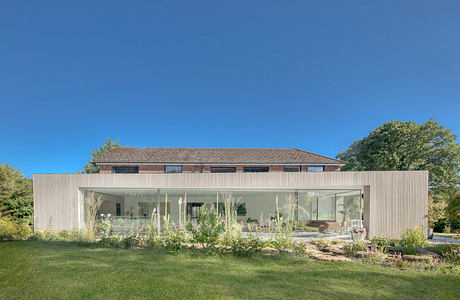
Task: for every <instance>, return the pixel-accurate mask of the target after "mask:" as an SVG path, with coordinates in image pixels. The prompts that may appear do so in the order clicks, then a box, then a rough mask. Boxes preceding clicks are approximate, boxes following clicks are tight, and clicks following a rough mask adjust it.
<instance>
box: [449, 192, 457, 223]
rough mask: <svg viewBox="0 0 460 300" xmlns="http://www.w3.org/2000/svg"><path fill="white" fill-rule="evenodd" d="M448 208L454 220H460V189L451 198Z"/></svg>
mask: <svg viewBox="0 0 460 300" xmlns="http://www.w3.org/2000/svg"><path fill="white" fill-rule="evenodd" d="M446 210H447V213H448V214H449V216H450V217H451V218H452V220H456V221H457V222H460V191H458V192H457V193H456V194H455V195H454V196H453V197H452V198H450V199H449V202H448V204H447V209H446Z"/></svg>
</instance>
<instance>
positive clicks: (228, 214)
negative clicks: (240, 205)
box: [222, 192, 241, 242]
mask: <svg viewBox="0 0 460 300" xmlns="http://www.w3.org/2000/svg"><path fill="white" fill-rule="evenodd" d="M222 194H223V198H224V208H225V215H224V238H225V241H227V242H230V241H231V240H233V239H237V238H239V235H240V232H241V228H240V227H239V226H238V222H237V211H236V205H235V202H236V201H235V197H234V196H233V193H232V192H224V193H222Z"/></svg>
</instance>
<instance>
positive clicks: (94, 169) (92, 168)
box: [79, 138, 120, 174]
mask: <svg viewBox="0 0 460 300" xmlns="http://www.w3.org/2000/svg"><path fill="white" fill-rule="evenodd" d="M116 147H120V143H119V142H118V140H116V141H112V139H111V138H108V139H107V140H106V141H105V142H104V144H103V145H100V146H98V147H97V148H95V149H94V150H93V151H91V159H90V160H88V163H87V164H86V165H84V166H83V169H82V170H81V171H79V173H84V174H92V173H99V166H98V165H97V164H96V160H98V159H99V158H101V157H102V156H103V155H104V154H106V153H107V152H109V151H110V150H112V149H113V148H116Z"/></svg>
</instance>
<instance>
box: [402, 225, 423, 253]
mask: <svg viewBox="0 0 460 300" xmlns="http://www.w3.org/2000/svg"><path fill="white" fill-rule="evenodd" d="M427 243H428V240H427V239H426V237H425V236H424V235H423V233H422V228H421V227H418V226H415V227H414V229H411V228H407V229H406V230H405V231H402V234H401V246H403V247H404V254H411V255H415V254H417V248H418V247H422V246H425V245H426V244H427Z"/></svg>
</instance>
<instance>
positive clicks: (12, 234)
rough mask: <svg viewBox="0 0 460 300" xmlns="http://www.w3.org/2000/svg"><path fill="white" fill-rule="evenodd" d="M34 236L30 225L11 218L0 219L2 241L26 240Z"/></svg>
mask: <svg viewBox="0 0 460 300" xmlns="http://www.w3.org/2000/svg"><path fill="white" fill-rule="evenodd" d="M31 235H32V229H31V228H30V226H29V225H27V224H25V223H21V222H18V221H14V220H12V219H11V218H9V217H2V218H0V240H26V239H28V238H29V237H30V236H31Z"/></svg>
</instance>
